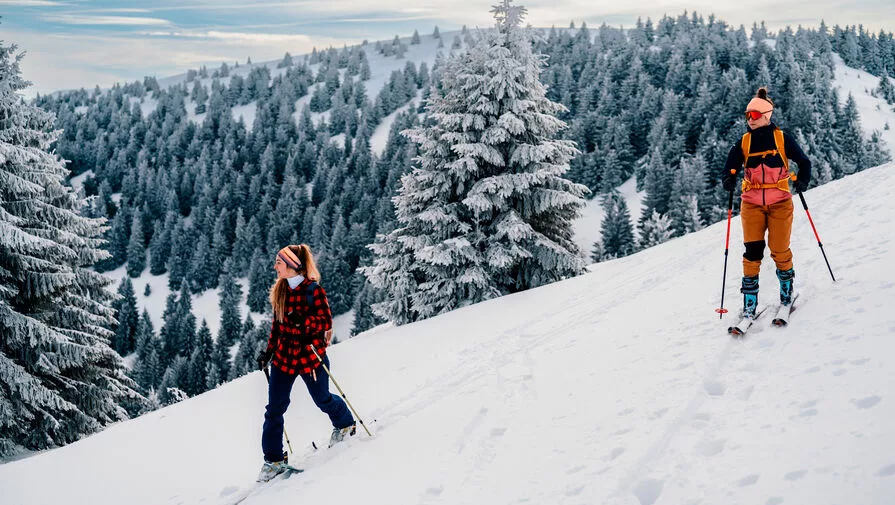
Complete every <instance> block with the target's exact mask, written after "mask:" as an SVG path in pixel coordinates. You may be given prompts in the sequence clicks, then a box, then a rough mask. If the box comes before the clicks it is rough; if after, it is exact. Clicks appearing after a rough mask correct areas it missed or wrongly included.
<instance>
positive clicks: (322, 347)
mask: <svg viewBox="0 0 895 505" xmlns="http://www.w3.org/2000/svg"><path fill="white" fill-rule="evenodd" d="M311 282H312V281H311V280H309V279H305V280H303V281H302V282H301V284H299V285H298V286H296V287H295V289H291V288H289V292H288V293H287V294H286V311H285V314H286V317H285V321H284V322H282V323H280V322H277V321H276V319H274V322H273V325H272V326H271V328H270V338H268V339H267V350H268V351H271V350H272V351H274V355H273V359H272V360H271V363H272V364H273V366H275V367H277V368H279V369H280V370H281V371H282V372H284V373H287V374H289V375H295V374H296V373H299V374H308V373H311V371H312V370H314V369H315V368H317V367H318V366H320V361H318V360H317V357H316V356H314V353H313V351H311V349H310V348H309V347H308V345H313V346H314V348H315V349H316V350H317V354H319V355H320V359H323V355H324V354H325V353H326V343H325V341H324V333H325V332H326V331H327V330H329V329H330V328H332V326H333V315H332V312H331V311H330V309H329V301H328V300H327V299H326V293H325V292H324V291H323V288H322V287H320V285H319V284H315V285H314V288H313V289H314V291H313V292H312V293H311V296H310V297H309V296H308V290H309V289H311ZM309 299H310V300H309ZM309 301H312V303H313V306H309V305H308V302H309Z"/></svg>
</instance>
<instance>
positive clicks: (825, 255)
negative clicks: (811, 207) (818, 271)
mask: <svg viewBox="0 0 895 505" xmlns="http://www.w3.org/2000/svg"><path fill="white" fill-rule="evenodd" d="M799 199H801V200H802V207H804V208H805V214H807V215H808V222H809V223H811V229H812V230H814V237H815V238H816V239H817V245H818V246H819V247H820V253H821V254H823V255H824V262H826V264H827V270H829V271H830V277H832V278H833V282H836V276H835V275H833V269H832V268H830V262H829V260H827V253H826V252H824V245H823V244H822V243H821V242H820V235H818V234H817V228H816V227H815V226H814V220H813V219H811V212H809V211H808V202H806V201H805V195H803V194H802V192H801V191H799Z"/></svg>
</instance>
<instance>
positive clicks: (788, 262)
mask: <svg viewBox="0 0 895 505" xmlns="http://www.w3.org/2000/svg"><path fill="white" fill-rule="evenodd" d="M773 112H774V103H773V102H772V101H771V99H770V98H768V92H767V89H765V88H759V90H758V93H757V94H756V95H755V97H754V98H752V100H751V101H750V102H749V104H748V105H747V106H746V122H747V124H748V131H747V132H746V134H745V135H743V137H742V138H741V139H740V140H739V141H738V142H737V143H736V144H735V145H734V146H733V147H732V148H731V149H730V153H729V154H728V155H727V163H726V165H725V167H724V176H723V178H722V185H723V186H724V189H725V190H727V191H733V190H734V187H735V186H736V181H737V179H738V178H737V174H738V173H739V172H740V169H744V174H743V182H742V204H741V206H740V220H741V221H742V223H743V242H744V245H745V246H746V252H745V254H743V284H742V288H741V289H740V291H741V292H742V293H743V317H744V318H753V317H754V316H755V311H756V308H757V307H758V273H759V270H760V268H761V260H762V258H763V257H764V249H765V235H766V234H767V246H768V248H769V249H770V250H771V258H773V259H774V263H776V265H777V278H778V280H779V281H780V303H781V305H789V304H790V303H792V293H793V280H794V278H795V269H794V268H793V264H792V251H791V250H790V248H789V238H790V233H791V231H792V215H793V204H792V193H791V192H790V181H792V184H793V186H794V188H795V189H796V190H798V191H804V190H806V189H807V188H808V183H809V182H810V181H811V161H810V160H809V159H808V157H807V156H805V153H804V152H803V151H802V149H801V147H799V145H798V144H797V143H796V141H795V139H793V138H792V136H790V135H789V134H787V133H785V132H783V130H781V129H779V128H778V127H777V125H775V124H774V123H772V122H771V115H772V114H773ZM790 159H791V160H793V161H795V162H796V163H797V164H798V168H799V170H798V173H797V174H792V175H791V174H790V173H789V160H790Z"/></svg>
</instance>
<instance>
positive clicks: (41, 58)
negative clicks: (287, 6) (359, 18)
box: [3, 30, 360, 97]
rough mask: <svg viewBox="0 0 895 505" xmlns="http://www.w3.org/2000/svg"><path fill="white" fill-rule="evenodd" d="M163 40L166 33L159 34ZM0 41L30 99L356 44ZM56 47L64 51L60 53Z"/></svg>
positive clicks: (20, 37) (33, 36) (253, 38)
mask: <svg viewBox="0 0 895 505" xmlns="http://www.w3.org/2000/svg"><path fill="white" fill-rule="evenodd" d="M164 33H165V34H167V33H168V32H164ZM3 38H4V39H5V40H6V41H7V42H15V43H16V44H18V46H19V48H20V50H25V51H26V52H27V56H26V57H25V59H24V60H22V74H23V77H24V78H25V79H26V80H29V81H32V82H33V83H34V85H33V86H32V87H31V88H28V89H26V90H25V92H24V94H25V95H26V96H28V97H33V96H34V95H35V94H37V93H41V94H46V93H50V92H53V91H58V90H62V89H77V88H81V87H84V88H87V89H92V88H93V87H94V86H95V85H99V86H100V87H103V88H105V87H109V86H111V85H112V84H114V83H116V82H132V81H134V80H142V78H143V76H145V75H154V76H156V77H159V78H163V77H168V76H172V75H177V74H182V73H184V72H186V71H187V69H190V68H196V67H199V66H201V65H208V66H209V67H211V66H218V65H220V64H221V63H222V62H228V63H230V64H232V63H233V62H234V61H239V62H243V61H245V59H246V57H249V56H250V57H251V58H252V60H254V61H256V62H261V61H270V60H276V59H279V58H282V56H283V53H285V52H286V51H289V52H290V53H292V54H304V53H310V52H311V49H312V48H313V47H314V46H317V47H321V46H323V47H325V46H330V45H333V46H341V45H342V44H343V43H347V44H354V43H358V42H360V41H359V40H347V39H344V40H343V39H335V38H330V37H316V36H315V37H313V38H312V37H309V36H307V35H303V34H263V33H258V34H256V33H232V32H213V31H212V32H204V35H203V36H200V35H199V33H198V32H197V33H194V34H192V37H191V38H190V39H189V40H184V39H183V38H161V37H158V38H153V37H147V36H145V35H140V34H134V33H131V34H128V35H123V36H99V35H47V34H45V33H38V32H33V31H18V32H16V31H12V30H11V31H8V32H4V34H3ZM60 47H64V48H67V49H66V50H65V51H59V48H60Z"/></svg>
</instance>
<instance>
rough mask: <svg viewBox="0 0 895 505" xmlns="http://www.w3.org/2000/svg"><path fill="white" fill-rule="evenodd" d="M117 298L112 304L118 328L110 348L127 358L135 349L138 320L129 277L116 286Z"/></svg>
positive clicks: (134, 295)
mask: <svg viewBox="0 0 895 505" xmlns="http://www.w3.org/2000/svg"><path fill="white" fill-rule="evenodd" d="M118 296H120V297H121V298H120V299H118V300H116V301H115V303H114V304H113V307H114V308H115V311H116V313H115V318H116V319H117V320H118V326H117V327H116V328H115V338H114V339H113V341H112V348H113V349H115V351H116V352H117V353H118V354H120V355H122V356H127V355H128V354H130V353H131V352H133V351H134V348H135V347H136V335H137V327H138V325H139V318H140V316H139V314H138V313H137V297H136V293H134V284H133V283H132V282H131V280H130V278H129V277H125V278H124V279H123V280H122V281H121V284H120V285H119V286H118Z"/></svg>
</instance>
